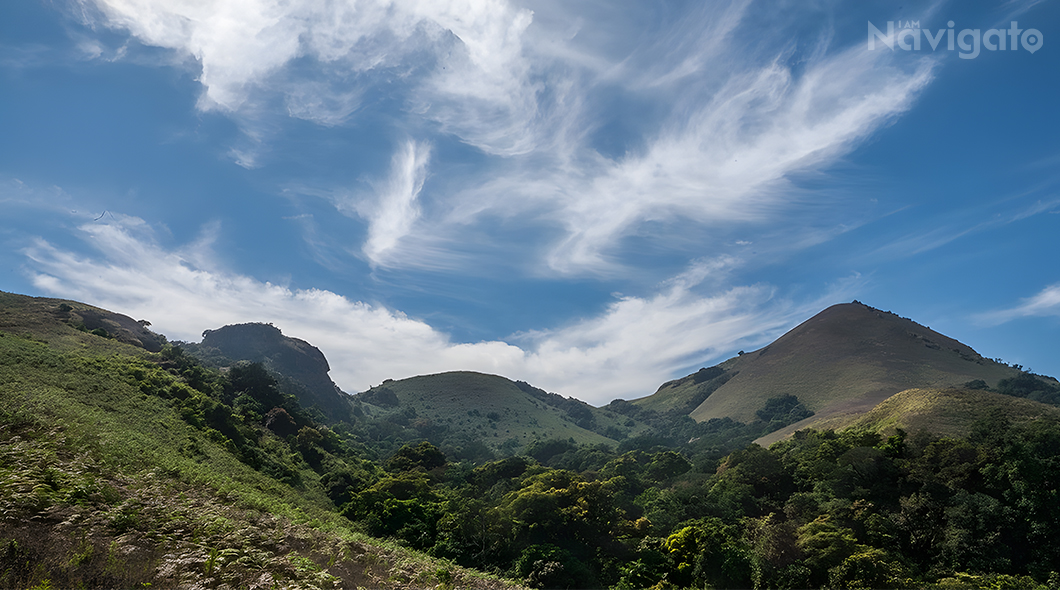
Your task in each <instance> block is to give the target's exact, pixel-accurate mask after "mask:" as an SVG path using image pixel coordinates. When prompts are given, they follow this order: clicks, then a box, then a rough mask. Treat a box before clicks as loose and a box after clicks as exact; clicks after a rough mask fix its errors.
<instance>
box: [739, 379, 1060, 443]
mask: <svg viewBox="0 0 1060 590" xmlns="http://www.w3.org/2000/svg"><path fill="white" fill-rule="evenodd" d="M986 417H989V418H990V419H1002V420H1005V421H1008V422H1011V423H1013V424H1023V423H1026V422H1032V421H1035V420H1044V421H1047V422H1050V423H1052V424H1060V408H1057V407H1056V406H1054V405H1049V404H1043V403H1041V402H1037V401H1033V400H1029V399H1022V398H1018V397H1012V396H1010V395H1003V394H1000V393H996V392H992V391H983V390H972V389H959V388H947V389H924V388H915V389H907V390H905V391H902V392H899V393H896V394H894V395H892V396H891V397H889V398H887V399H886V400H884V401H883V402H881V403H880V404H879V405H877V406H876V407H875V408H872V409H871V410H869V411H868V412H863V413H849V414H837V415H832V416H828V417H824V418H819V417H817V416H814V417H811V418H808V419H806V420H803V421H801V422H798V423H796V424H792V425H790V426H787V427H785V428H783V429H781V430H778V431H776V432H772V433H770V434H768V435H766V436H763V437H761V438H759V439H758V440H756V441H755V442H756V443H757V444H760V445H763V446H769V445H771V444H773V443H774V442H777V441H778V440H783V439H784V438H786V437H788V436H790V435H791V434H792V433H793V432H795V431H796V430H801V429H804V428H815V429H818V430H821V429H832V430H840V429H843V428H854V429H860V430H869V431H872V432H878V433H881V434H886V435H891V434H894V432H895V430H896V429H899V428H900V429H902V430H905V431H907V432H916V431H920V430H923V431H925V432H929V433H931V434H933V435H936V436H948V437H953V438H964V437H967V436H968V435H969V434H971V432H972V430H973V429H974V427H975V426H976V424H978V423H979V422H980V421H981V420H983V419H984V418H986Z"/></svg>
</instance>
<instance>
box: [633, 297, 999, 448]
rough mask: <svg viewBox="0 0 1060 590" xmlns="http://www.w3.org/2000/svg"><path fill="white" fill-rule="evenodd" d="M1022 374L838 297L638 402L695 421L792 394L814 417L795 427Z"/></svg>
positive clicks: (737, 414) (743, 417)
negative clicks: (758, 345) (756, 345)
mask: <svg viewBox="0 0 1060 590" xmlns="http://www.w3.org/2000/svg"><path fill="white" fill-rule="evenodd" d="M1019 374H1020V371H1019V370H1018V369H1016V368H1013V367H1009V366H1008V365H1005V364H1003V363H999V362H995V361H993V360H990V359H986V358H983V357H982V356H981V355H979V354H978V353H977V352H975V351H974V350H972V349H971V348H970V347H968V346H966V345H964V344H962V343H960V342H958V341H956V340H954V339H952V338H949V337H947V336H944V335H942V334H939V333H938V332H935V331H934V330H931V329H930V328H927V327H925V326H922V325H920V324H918V323H916V322H914V321H912V320H910V319H908V318H902V317H899V316H897V315H895V314H893V313H890V312H886V311H881V310H878V309H874V308H872V307H869V306H867V305H864V304H862V303H859V302H857V301H855V302H853V303H845V304H840V305H834V306H832V307H829V308H828V309H825V310H824V311H822V312H820V313H819V314H817V315H815V316H813V317H812V318H810V319H808V320H806V321H805V322H803V323H802V324H800V325H799V326H797V327H795V328H794V329H792V330H791V331H789V332H788V333H786V334H784V335H783V336H781V337H780V338H778V339H777V340H776V341H774V342H773V343H772V344H770V345H768V346H766V347H764V348H762V349H760V350H756V351H752V352H749V353H741V354H740V355H738V356H737V357H735V358H731V359H729V360H727V361H725V362H723V363H721V364H719V365H717V366H716V367H710V368H707V369H702V370H700V371H699V372H697V373H694V374H692V375H689V376H687V377H684V378H682V379H678V380H675V381H671V382H668V383H665V384H663V385H662V386H661V387H660V388H659V390H658V391H657V392H656V393H655V394H653V395H651V396H648V397H645V398H641V399H638V400H634V401H633V402H632V403H634V404H636V405H638V406H640V407H643V408H646V409H656V410H660V411H661V410H667V409H679V410H680V411H682V412H683V411H686V410H687V412H688V414H689V415H690V416H691V417H692V418H694V419H696V420H698V421H706V420H710V419H711V418H725V417H728V418H732V419H733V420H737V421H741V422H750V421H753V420H755V418H756V412H757V411H758V410H760V409H761V408H763V407H764V406H765V405H766V403H767V401H769V400H770V399H771V398H777V397H780V396H788V395H791V396H795V397H797V398H798V400H799V401H800V402H802V404H803V405H804V406H805V407H806V408H808V409H809V410H811V411H812V412H814V414H815V415H814V416H812V417H810V418H806V419H805V420H802V421H801V422H797V423H796V424H794V425H792V426H789V427H788V429H787V430H788V431H793V430H794V429H798V428H802V427H805V426H807V425H809V424H810V423H817V422H820V421H822V420H824V419H828V418H831V417H836V416H840V415H857V414H861V413H864V412H867V411H869V410H871V409H872V408H874V407H875V406H876V405H877V404H879V403H880V402H882V401H884V400H886V399H887V398H889V397H890V396H892V395H894V394H896V393H898V392H901V391H905V390H908V389H912V388H936V389H937V388H945V387H955V386H960V385H963V384H965V383H968V382H971V381H975V380H981V381H983V382H985V384H987V385H988V386H994V385H997V383H998V382H999V381H1001V380H1002V379H1006V378H1012V377H1015V376H1017V375H1019Z"/></svg>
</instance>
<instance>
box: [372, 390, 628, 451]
mask: <svg viewBox="0 0 1060 590" xmlns="http://www.w3.org/2000/svg"><path fill="white" fill-rule="evenodd" d="M354 403H355V404H356V405H357V407H359V408H360V411H362V412H363V413H364V415H365V416H368V417H372V418H378V419H383V420H386V421H389V422H390V423H392V424H396V425H399V426H402V427H406V428H412V429H414V430H416V431H418V432H419V433H420V434H421V435H422V437H423V438H425V439H427V440H431V441H432V442H435V443H436V444H439V445H440V446H443V447H463V448H467V447H473V446H477V445H481V446H485V447H487V448H489V449H490V450H492V451H500V452H506V453H508V454H510V453H512V452H515V451H517V450H522V449H524V448H526V446H527V445H529V444H531V443H533V442H534V441H543V440H548V439H562V440H569V439H573V441H574V442H575V443H576V444H593V445H596V444H606V445H612V446H613V445H615V444H617V441H619V440H622V439H625V438H628V437H630V436H636V435H638V434H640V433H642V432H644V431H645V430H646V428H647V427H646V426H644V425H642V424H639V423H637V422H636V421H635V420H633V419H632V418H629V417H627V416H623V415H621V414H618V413H615V412H612V411H610V410H607V409H600V408H594V407H592V406H590V405H588V404H586V403H584V402H581V401H578V400H575V399H571V398H564V397H561V396H559V395H556V394H549V393H547V392H545V391H543V390H540V389H537V388H535V387H532V386H530V385H528V384H526V383H520V382H515V381H511V380H510V379H507V378H504V377H500V376H497V375H486V374H482V373H474V372H467V371H456V372H450V373H440V374H437V375H422V376H418V377H411V378H408V379H401V380H396V381H395V380H387V381H385V382H384V383H382V384H381V385H378V386H376V387H373V388H371V389H369V390H368V391H365V392H362V393H359V394H357V395H356V396H354Z"/></svg>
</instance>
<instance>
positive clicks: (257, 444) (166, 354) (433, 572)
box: [0, 294, 507, 588]
mask: <svg viewBox="0 0 1060 590" xmlns="http://www.w3.org/2000/svg"><path fill="white" fill-rule="evenodd" d="M68 308H69V309H68ZM90 311H94V312H95V313H99V314H101V317H104V318H108V317H112V316H113V314H111V315H107V314H109V313H110V312H104V311H103V310H97V308H91V307H90V306H84V305H81V304H77V303H75V302H65V301H58V300H48V299H35V298H28V297H21V296H15V295H9V294H0V551H3V552H4V559H3V560H0V564H2V565H0V587H4V588H28V587H40V588H45V587H52V588H75V587H92V588H101V587H106V588H117V587H124V588H132V587H147V586H151V587H163V588H177V587H190V586H195V585H201V586H202V587H222V586H227V587H273V586H282V587H305V588H325V587H327V588H331V587H336V586H339V587H348V588H355V587H358V586H364V587H379V588H411V587H427V586H430V587H435V586H439V585H443V584H448V585H449V586H450V587H452V586H453V585H454V584H459V585H460V586H462V587H463V586H469V587H478V588H501V587H506V586H507V585H506V584H505V583H503V582H501V581H499V580H495V579H489V578H486V577H483V576H482V575H480V574H475V573H473V572H469V571H467V570H464V569H462V568H458V567H456V566H454V565H453V564H451V563H448V562H444V561H437V560H432V559H430V558H427V557H425V556H423V555H420V554H417V553H415V552H412V551H409V550H406V549H402V548H400V547H397V546H395V545H393V544H385V543H381V542H379V541H375V540H372V539H370V538H368V537H366V536H365V535H364V534H363V533H361V532H359V531H358V527H357V526H355V525H354V524H353V523H351V522H350V521H349V520H347V519H345V518H343V517H341V516H340V515H339V514H338V511H337V507H336V503H335V502H336V501H337V500H338V501H341V500H342V499H341V494H342V493H348V491H349V486H348V485H346V484H345V483H343V485H342V486H341V490H338V489H337V488H336V487H335V486H334V485H332V484H333V483H334V482H336V481H340V482H345V481H346V480H343V479H342V478H343V477H346V478H355V477H358V474H362V475H360V477H364V478H365V479H366V480H367V483H370V481H371V480H372V479H375V478H378V477H379V474H380V473H381V470H380V468H379V467H378V466H375V465H373V464H372V463H370V462H366V461H364V460H362V459H360V458H358V456H357V453H355V452H354V451H353V450H352V449H351V448H350V447H349V446H348V445H347V444H346V443H345V442H344V441H343V440H342V439H341V438H340V437H339V436H337V435H336V434H335V433H334V432H332V431H330V430H328V429H327V428H326V427H324V426H321V425H319V424H316V423H313V422H312V421H311V420H310V419H309V418H308V417H307V415H306V414H304V413H303V412H302V411H301V409H300V408H299V407H298V406H297V404H291V403H290V399H285V398H283V396H282V395H281V394H279V392H278V391H277V390H276V389H275V384H274V382H269V381H268V380H267V379H266V380H265V381H263V382H262V386H261V387H259V388H255V387H251V386H247V383H249V381H246V380H244V381H242V382H241V381H239V379H241V378H243V377H247V373H242V374H241V373H239V371H236V374H235V375H229V376H227V377H226V376H222V375H221V374H219V373H216V372H211V371H208V370H205V369H203V368H202V367H199V366H198V365H196V364H194V363H193V362H190V360H189V359H187V358H186V357H183V356H182V355H181V354H180V351H179V349H175V348H173V347H169V346H163V347H161V350H160V352H158V353H155V352H150V351H148V350H146V349H144V348H141V347H140V346H136V345H134V344H131V343H124V342H120V341H119V340H118V339H117V338H114V337H112V335H111V333H110V332H108V333H106V334H103V333H96V334H93V333H92V332H91V331H86V330H85V327H84V326H81V325H78V324H79V322H78V318H79V317H84V313H83V312H90ZM241 375H242V377H241ZM264 375H265V374H264V373H261V374H260V375H257V376H258V377H261V376H264ZM250 376H254V374H252V373H251V374H250ZM266 377H267V376H266ZM240 383H242V384H243V386H245V387H244V389H242V390H241V391H238V392H237V391H233V392H232V394H231V395H230V394H228V393H227V392H228V391H231V388H232V387H233V385H238V384H240ZM232 396H234V397H232ZM272 401H275V402H277V403H279V404H280V407H277V408H274V409H275V410H276V412H270V414H274V415H275V416H279V417H284V416H285V417H286V418H285V420H287V421H288V422H286V423H284V422H283V420H273V421H272V422H269V421H268V419H267V417H266V416H263V415H262V414H263V412H262V410H263V409H264V408H263V407H262V404H263V403H265V402H272ZM280 426H286V427H288V428H293V429H295V432H292V433H289V434H284V431H283V429H282V428H280ZM340 476H341V477H340ZM336 478H338V479H336ZM349 481H352V480H349ZM367 483H366V484H362V485H367ZM439 587H440V586H439Z"/></svg>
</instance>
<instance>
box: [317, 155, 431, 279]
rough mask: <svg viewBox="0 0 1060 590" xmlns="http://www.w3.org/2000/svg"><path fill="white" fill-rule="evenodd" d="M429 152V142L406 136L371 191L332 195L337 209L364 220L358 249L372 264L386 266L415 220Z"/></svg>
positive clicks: (425, 175) (417, 217)
mask: <svg viewBox="0 0 1060 590" xmlns="http://www.w3.org/2000/svg"><path fill="white" fill-rule="evenodd" d="M430 152H431V148H430V146H429V145H427V144H425V143H421V142H416V141H414V140H411V139H410V140H408V141H406V142H405V144H404V146H403V148H402V149H401V150H400V151H398V152H397V153H395V154H394V156H393V158H392V160H391V162H390V173H389V175H388V176H387V178H386V179H385V180H383V181H381V182H379V183H378V185H377V186H376V187H375V189H376V190H375V192H374V194H372V195H363V196H351V195H348V194H344V195H339V196H336V197H334V200H335V205H336V207H338V208H339V210H340V211H343V212H344V213H347V214H356V215H358V216H360V217H362V218H364V219H366V220H367V221H368V235H367V237H366V239H365V242H364V245H363V246H362V248H361V251H362V252H363V253H364V255H365V257H367V258H368V261H369V263H371V265H372V266H385V265H387V264H388V262H389V261H390V253H391V252H392V251H393V250H394V248H395V247H396V246H397V245H398V242H399V241H400V240H401V239H402V238H404V237H405V236H407V235H408V234H409V232H410V231H411V230H412V227H413V224H415V222H416V220H417V219H419V217H420V213H421V209H420V206H419V203H418V202H417V200H418V199H419V196H420V191H422V190H423V183H424V181H426V179H427V166H428V164H429V162H430Z"/></svg>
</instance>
